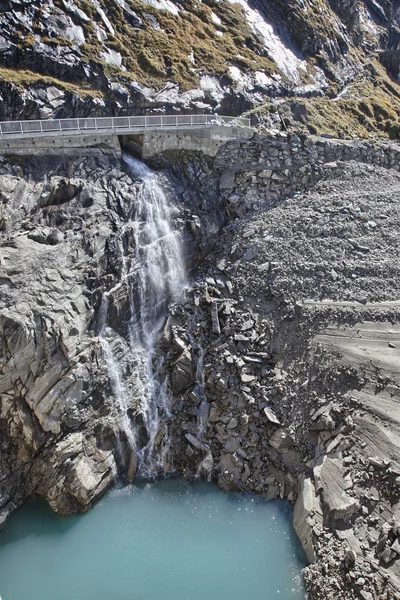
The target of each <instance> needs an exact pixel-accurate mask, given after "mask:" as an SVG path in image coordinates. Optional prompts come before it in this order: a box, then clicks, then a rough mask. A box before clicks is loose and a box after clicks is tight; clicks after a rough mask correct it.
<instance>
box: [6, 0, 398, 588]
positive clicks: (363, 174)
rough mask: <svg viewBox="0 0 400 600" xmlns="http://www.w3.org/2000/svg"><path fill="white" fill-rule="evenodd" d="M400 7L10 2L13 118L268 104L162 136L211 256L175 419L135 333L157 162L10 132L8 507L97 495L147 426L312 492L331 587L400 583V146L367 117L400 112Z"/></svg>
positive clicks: (219, 461) (165, 339) (320, 556)
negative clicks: (16, 150)
mask: <svg viewBox="0 0 400 600" xmlns="http://www.w3.org/2000/svg"><path fill="white" fill-rule="evenodd" d="M399 10H400V9H399V5H398V2H397V1H394V2H389V1H387V0H379V1H378V0H376V1H375V0H374V1H372V0H365V1H358V2H357V1H351V0H331V2H325V1H323V0H313V1H311V0H289V1H286V2H281V1H280V0H271V1H270V2H268V3H267V2H257V1H256V0H254V1H252V2H245V1H244V0H243V1H242V0H241V1H240V2H238V3H232V2H229V1H225V0H223V1H221V2H213V1H212V0H210V1H209V0H207V1H206V2H202V3H200V2H186V1H184V2H181V3H174V2H173V1H171V0H147V1H146V2H141V1H133V0H127V1H126V2H125V1H122V0H121V1H120V0H116V1H115V2H103V1H100V0H91V1H89V0H76V1H72V0H60V1H58V0H57V1H54V2H53V1H46V2H35V1H33V2H24V1H23V0H13V1H10V2H1V3H0V23H1V33H0V65H1V66H0V100H1V102H0V119H17V118H51V117H67V116H86V115H102V114H115V115H117V114H124V113H129V114H143V113H145V112H157V113H164V112H165V113H170V112H176V111H185V112H190V111H193V112H219V113H223V112H225V113H228V114H235V115H236V114H243V113H245V114H249V115H251V117H252V119H253V124H254V125H257V127H258V132H257V133H256V134H255V135H254V137H253V139H251V140H246V141H240V140H239V141H234V142H229V143H228V144H225V145H224V146H222V147H221V148H220V149H219V151H218V153H217V155H216V157H215V159H211V158H206V157H204V156H203V155H201V154H200V153H197V152H193V153H184V152H174V151H171V152H166V153H164V154H163V155H162V156H157V157H155V158H154V159H153V161H152V164H153V167H154V168H156V169H157V170H158V174H157V175H156V178H157V181H158V184H159V186H161V187H162V190H163V194H165V199H166V201H167V202H168V205H169V207H170V215H169V216H168V218H169V222H170V224H171V228H172V229H173V234H174V236H176V239H175V237H174V243H175V242H176V243H177V244H179V247H180V248H182V256H183V257H184V260H185V268H186V273H187V286H186V289H185V293H184V294H183V295H182V297H180V298H175V297H173V295H172V294H170V295H169V296H168V298H167V300H166V301H165V303H164V304H165V306H164V304H163V308H165V311H164V312H163V311H161V313H160V314H161V316H162V318H161V317H160V318H159V319H158V321H160V320H161V321H162V322H161V325H160V323H159V322H158V321H157V327H159V325H160V329H159V336H158V338H157V340H156V345H155V346H154V348H152V353H151V356H150V360H149V361H148V363H149V364H148V365H147V367H148V368H149V369H150V371H151V375H152V377H151V383H152V384H153V383H154V381H156V383H157V384H160V388H157V391H159V390H160V389H161V388H162V394H163V402H164V404H162V406H161V404H160V405H159V406H158V410H156V413H157V415H156V418H155V419H154V420H153V425H154V426H153V425H152V428H150V427H149V414H148V412H147V413H146V410H144V408H143V398H144V397H146V398H147V390H145V389H144V388H140V386H139V387H138V379H139V380H140V378H141V377H142V371H143V362H140V360H139V359H138V354H137V352H136V351H135V349H134V344H133V343H132V321H133V320H134V318H137V316H136V315H135V314H134V313H135V310H134V308H133V307H134V306H135V295H138V290H139V289H141V286H142V288H143V281H141V274H140V269H139V268H138V264H137V261H138V260H139V261H140V260H141V258H142V257H143V249H142V247H141V246H140V243H139V240H140V239H141V238H140V237H139V233H140V232H142V233H143V230H145V229H146V225H148V224H149V222H148V221H146V219H147V218H148V219H153V220H154V216H153V215H150V216H149V215H146V214H145V212H146V211H145V210H144V209H143V180H141V178H140V177H139V176H138V175H137V174H136V175H135V173H134V172H133V171H132V170H131V169H130V168H129V160H128V161H127V160H124V158H123V157H122V158H121V157H119V156H113V155H112V154H105V153H103V152H102V150H101V148H94V149H93V152H92V154H91V155H90V156H75V157H74V156H69V157H68V158H67V157H66V156H63V155H62V154H60V156H57V155H54V156H51V157H47V158H46V157H44V156H42V157H36V158H35V157H32V156H31V157H30V156H27V157H26V158H21V157H18V158H17V157H14V158H13V157H7V158H0V288H1V293H0V448H1V462H0V522H4V520H5V519H6V518H7V516H8V515H9V514H10V513H11V512H12V511H13V510H14V509H15V508H16V507H17V506H19V505H20V504H22V503H23V502H24V501H25V500H26V499H27V498H29V497H30V496H32V495H33V494H39V495H41V496H43V497H44V498H45V499H46V500H47V501H48V502H49V503H50V505H51V506H52V507H53V508H54V509H55V510H56V511H58V512H59V513H61V514H66V515H67V514H71V513H74V512H77V511H80V510H87V509H88V508H89V507H90V506H91V505H92V504H93V503H94V502H95V501H96V499H97V498H99V497H100V496H101V494H103V493H104V492H105V490H106V489H107V488H108V487H109V486H110V485H111V484H112V483H113V482H114V481H116V480H117V478H119V477H123V478H127V479H131V478H132V477H133V476H134V475H135V472H136V470H137V468H139V470H140V469H141V468H142V469H143V456H144V452H145V451H146V452H147V455H148V456H147V458H150V459H151V460H152V462H151V470H152V472H153V474H154V473H160V472H161V473H163V472H169V473H175V474H180V475H182V474H183V475H186V476H189V477H193V476H202V477H206V478H210V479H212V480H215V481H217V482H218V484H219V485H220V486H221V487H222V488H223V489H229V490H230V489H232V490H243V491H252V492H256V493H260V494H263V495H264V496H265V497H266V498H276V497H281V498H287V499H288V500H289V501H291V502H293V503H294V504H295V512H294V520H295V528H296V531H297V533H298V535H299V537H300V539H301V541H302V543H303V546H304V548H305V550H306V553H307V556H308V558H309V561H310V563H311V564H310V566H309V567H308V568H307V569H306V571H305V579H306V585H307V590H308V593H309V597H310V599H311V600H316V599H320V598H321V599H325V598H333V597H340V598H344V599H355V598H361V599H363V600H371V599H372V600H374V599H378V598H379V599H382V598H385V599H386V600H388V599H390V600H393V599H398V598H399V597H400V558H399V557H400V529H399V526H398V518H399V507H400V505H399V501H400V462H399V446H400V424H399V423H400V415H399V414H398V413H399V411H398V401H399V367H400V365H399V353H398V345H399V333H400V330H399V273H398V270H399V267H398V265H399V256H398V254H399V250H398V229H399V208H398V206H399V190H400V183H399V173H398V171H399V167H398V165H399V157H400V147H399V146H398V145H396V144H395V143H391V142H389V141H387V140H386V141H382V140H381V141H378V140H376V139H374V140H371V139H365V138H371V137H376V136H377V135H378V134H383V135H384V137H386V138H388V137H390V138H396V137H398V131H399V117H398V114H399V108H400V100H399V87H398V83H397V80H398V77H399V71H398V69H399V29H398V24H399V18H400V14H399ZM178 41H179V43H178ZM271 128H272V130H271ZM310 132H311V133H312V134H314V135H311V136H310ZM317 134H321V135H317ZM333 136H339V137H341V138H352V137H354V136H360V137H362V138H364V139H363V140H361V139H357V140H349V139H347V140H343V139H332V137H333ZM328 138H330V139H328ZM164 217H165V215H163V218H164ZM146 233H147V232H146V231H145V232H144V237H146ZM161 237H162V236H161ZM149 240H150V241H149ZM147 241H148V245H151V244H150V242H151V237H150V236H148V240H147ZM135 261H136V262H135ZM153 279H156V278H154V277H153ZM153 284H154V285H155V286H157V281H153ZM167 301H168V302H167ZM167 305H168V306H167ZM158 310H159V307H158V306H155V310H154V312H155V313H156V314H155V318H156V320H157V317H159V314H158ZM164 317H165V318H164ZM157 331H158V329H157ZM153 350H154V353H153ZM142 383H143V381H142ZM140 389H141V392H140ZM138 390H139V391H138ZM142 392H143V393H142ZM156 408H157V406H156ZM150 429H151V431H150ZM132 432H133V433H132ZM132 435H134V439H133V438H132ZM155 457H156V458H155ZM142 474H143V470H142Z"/></svg>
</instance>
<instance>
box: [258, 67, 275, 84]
mask: <svg viewBox="0 0 400 600" xmlns="http://www.w3.org/2000/svg"><path fill="white" fill-rule="evenodd" d="M254 83H255V84H256V86H257V87H261V88H269V87H271V85H275V81H274V80H273V79H272V77H268V75H266V74H265V73H264V72H263V71H256V72H255V74H254Z"/></svg>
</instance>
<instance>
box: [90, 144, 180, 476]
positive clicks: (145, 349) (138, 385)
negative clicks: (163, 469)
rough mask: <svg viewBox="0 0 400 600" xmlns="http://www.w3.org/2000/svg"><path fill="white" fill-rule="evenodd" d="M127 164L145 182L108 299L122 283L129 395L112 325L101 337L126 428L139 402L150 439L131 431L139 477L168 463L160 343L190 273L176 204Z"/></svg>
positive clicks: (142, 168)
mask: <svg viewBox="0 0 400 600" xmlns="http://www.w3.org/2000/svg"><path fill="white" fill-rule="evenodd" d="M123 160H124V162H125V163H126V165H127V166H128V167H129V169H130V172H131V173H132V175H133V177H134V178H135V179H139V180H140V181H141V185H140V187H139V189H138V194H137V196H136V197H135V202H136V203H135V206H134V210H133V211H132V212H133V216H132V218H131V221H130V222H129V223H127V224H126V226H129V227H130V228H131V232H132V234H133V242H134V243H133V245H134V254H133V256H129V257H127V256H126V255H125V250H124V245H123V243H122V241H121V240H120V241H119V252H120V255H121V277H120V281H119V282H118V284H117V285H116V286H115V287H114V288H113V290H110V291H109V292H108V295H111V294H112V293H113V291H115V289H116V288H117V287H119V286H121V285H126V287H127V291H128V301H129V311H130V317H129V322H128V334H129V339H128V343H129V347H130V353H131V356H132V359H133V363H134V364H135V367H136V368H135V374H134V377H133V384H132V385H131V386H130V389H129V391H128V390H127V389H126V386H125V385H124V381H123V376H122V373H121V369H120V368H119V365H118V363H117V361H116V359H115V356H114V355H113V352H112V347H111V345H110V344H109V343H108V342H107V329H108V328H107V327H103V332H102V335H101V339H102V345H103V350H104V356H105V359H106V362H107V367H108V371H109V377H110V382H111V385H112V387H113V392H114V395H115V396H116V398H117V400H118V403H119V407H120V409H121V411H122V412H125V415H126V421H125V422H123V423H122V425H123V429H124V430H125V428H126V427H128V428H129V429H130V430H132V426H131V425H130V419H129V417H128V416H127V410H128V408H129V407H130V406H131V405H132V404H133V402H132V401H133V399H136V405H137V406H138V408H137V416H139V417H140V420H141V422H142V423H143V425H144V427H145V429H146V435H145V438H144V441H143V435H137V434H135V432H132V431H131V434H130V435H129V436H128V439H129V443H130V444H132V448H133V449H134V450H135V451H136V454H137V457H138V460H139V471H140V473H142V474H149V473H153V472H154V470H155V469H157V468H158V467H159V464H160V463H162V462H163V459H164V452H165V451H164V450H163V449H162V446H164V448H166V446H167V439H166V438H165V436H166V434H167V428H166V426H165V425H164V424H163V421H164V420H166V419H167V418H168V417H169V416H170V413H169V404H170V398H169V393H168V388H167V385H166V382H165V380H164V379H163V377H162V376H161V373H162V367H163V359H162V357H160V356H158V355H157V351H156V344H157V340H158V337H159V333H160V330H161V328H162V326H163V324H164V321H165V318H166V315H167V311H168V305H169V304H170V303H171V302H174V301H177V300H178V299H179V297H180V296H181V294H182V292H183V289H184V287H185V283H186V275H185V267H184V261H183V254H182V249H181V244H180V240H179V235H178V233H177V231H175V230H174V227H173V218H174V215H175V213H177V211H176V208H175V206H174V205H171V204H170V203H169V202H168V199H167V197H166V194H165V192H164V190H163V188H162V186H161V184H160V182H159V178H158V176H157V175H156V174H155V173H154V172H153V171H151V170H150V169H149V168H148V167H147V166H146V165H144V164H143V163H141V162H139V161H138V160H136V159H134V158H132V157H131V156H128V155H123ZM126 433H127V432H126ZM163 438H164V439H163ZM162 442H163V443H162ZM157 448H158V450H157V451H156V449H157Z"/></svg>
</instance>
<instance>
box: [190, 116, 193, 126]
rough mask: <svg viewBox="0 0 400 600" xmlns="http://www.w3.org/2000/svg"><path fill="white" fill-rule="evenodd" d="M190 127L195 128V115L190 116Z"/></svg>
mask: <svg viewBox="0 0 400 600" xmlns="http://www.w3.org/2000/svg"><path fill="white" fill-rule="evenodd" d="M190 126H191V127H193V115H190Z"/></svg>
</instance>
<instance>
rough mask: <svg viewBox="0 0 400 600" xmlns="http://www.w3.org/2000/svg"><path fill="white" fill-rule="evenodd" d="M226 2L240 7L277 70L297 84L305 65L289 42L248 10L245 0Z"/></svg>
mask: <svg viewBox="0 0 400 600" xmlns="http://www.w3.org/2000/svg"><path fill="white" fill-rule="evenodd" d="M228 2H230V3H231V4H240V5H241V6H242V8H243V11H244V14H245V16H246V19H247V22H248V24H249V26H250V28H251V29H252V31H253V32H254V34H255V35H256V36H257V38H258V39H259V40H260V41H262V43H263V44H264V47H265V49H266V50H267V51H268V54H269V55H270V56H271V58H272V59H273V60H274V61H275V62H276V64H277V66H278V68H279V69H280V70H281V71H282V73H284V74H285V75H286V76H287V77H288V78H289V79H291V80H292V81H294V83H299V82H300V76H299V68H300V66H301V65H303V64H304V63H306V61H305V60H304V59H303V58H302V57H301V56H300V55H299V53H298V52H297V51H296V50H295V49H294V48H291V47H290V44H289V42H288V41H287V40H284V39H283V38H282V37H281V36H280V35H279V34H278V33H277V32H276V31H275V30H274V27H273V26H272V25H271V24H270V23H267V21H265V19H264V17H263V16H262V15H261V14H260V13H259V12H258V11H257V10H254V9H253V8H250V6H249V5H248V4H247V2H246V0H228Z"/></svg>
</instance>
